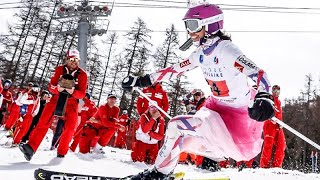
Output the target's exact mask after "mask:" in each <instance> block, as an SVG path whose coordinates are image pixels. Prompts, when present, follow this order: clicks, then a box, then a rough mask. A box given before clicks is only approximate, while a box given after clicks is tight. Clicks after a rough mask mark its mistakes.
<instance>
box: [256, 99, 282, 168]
mask: <svg viewBox="0 0 320 180" xmlns="http://www.w3.org/2000/svg"><path fill="white" fill-rule="evenodd" d="M274 104H275V107H276V109H277V110H276V114H275V117H276V118H278V119H279V120H282V108H281V102H280V100H279V98H278V97H276V96H274ZM263 135H264V145H263V149H262V152H261V159H260V167H261V168H269V167H280V168H281V167H282V162H283V159H284V156H285V149H286V140H285V135H284V133H283V129H282V128H281V127H280V126H279V124H274V123H273V122H272V121H271V120H268V121H266V122H265V123H264V126H263ZM273 147H275V152H274V157H273V161H272V163H271V164H270V162H271V156H272V150H273Z"/></svg>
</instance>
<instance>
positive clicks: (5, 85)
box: [3, 82, 11, 88]
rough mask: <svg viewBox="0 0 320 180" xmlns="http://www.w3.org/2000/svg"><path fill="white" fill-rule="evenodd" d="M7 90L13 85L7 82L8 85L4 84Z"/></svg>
mask: <svg viewBox="0 0 320 180" xmlns="http://www.w3.org/2000/svg"><path fill="white" fill-rule="evenodd" d="M3 86H4V87H5V88H8V87H10V86H11V84H10V83H9V82H6V83H4V85H3Z"/></svg>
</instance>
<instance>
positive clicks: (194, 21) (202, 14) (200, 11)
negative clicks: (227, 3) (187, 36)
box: [183, 4, 223, 34]
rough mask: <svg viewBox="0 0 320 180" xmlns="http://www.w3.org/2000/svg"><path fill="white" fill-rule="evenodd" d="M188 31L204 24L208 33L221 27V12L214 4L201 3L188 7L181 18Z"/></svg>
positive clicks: (198, 29) (196, 29)
mask: <svg viewBox="0 0 320 180" xmlns="http://www.w3.org/2000/svg"><path fill="white" fill-rule="evenodd" d="M183 20H184V22H185V25H186V28H187V30H188V31H189V32H197V31H200V30H201V29H202V26H205V28H206V32H207V33H208V34H213V33H216V32H217V31H218V30H220V29H222V28H223V12H222V10H221V9H220V7H219V6H217V5H214V4H202V5H199V6H195V7H192V8H190V9H189V10H188V11H187V13H186V14H185V16H184V18H183Z"/></svg>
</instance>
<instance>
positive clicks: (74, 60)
mask: <svg viewBox="0 0 320 180" xmlns="http://www.w3.org/2000/svg"><path fill="white" fill-rule="evenodd" d="M69 61H71V62H78V61H79V59H78V58H69Z"/></svg>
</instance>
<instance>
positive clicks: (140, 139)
mask: <svg viewBox="0 0 320 180" xmlns="http://www.w3.org/2000/svg"><path fill="white" fill-rule="evenodd" d="M139 124H140V127H139V129H138V130H137V131H136V139H137V140H136V145H135V147H134V149H133V150H132V153H131V158H132V160H133V161H134V162H135V161H139V162H145V163H147V164H154V163H155V160H156V158H157V155H158V151H159V146H158V141H161V140H162V139H163V138H164V119H163V118H162V117H160V118H158V119H154V118H152V117H151V115H150V114H149V112H146V113H144V114H142V115H141V117H140V119H139Z"/></svg>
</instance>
